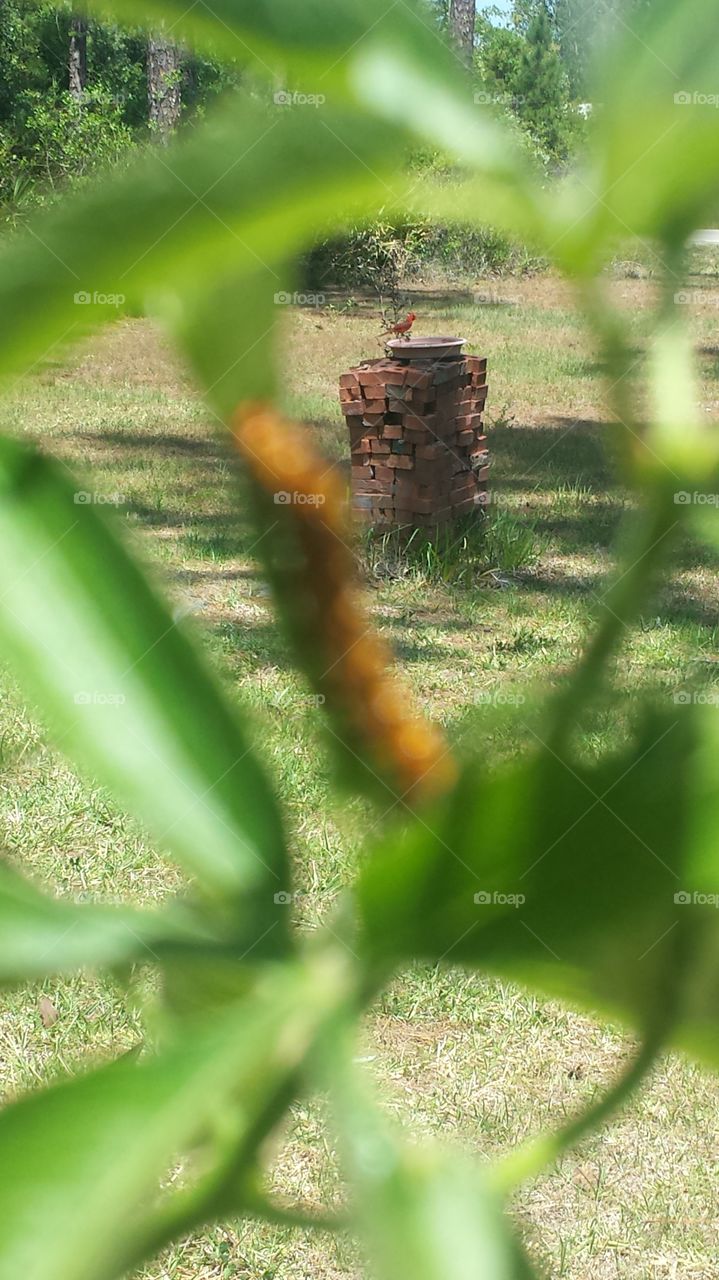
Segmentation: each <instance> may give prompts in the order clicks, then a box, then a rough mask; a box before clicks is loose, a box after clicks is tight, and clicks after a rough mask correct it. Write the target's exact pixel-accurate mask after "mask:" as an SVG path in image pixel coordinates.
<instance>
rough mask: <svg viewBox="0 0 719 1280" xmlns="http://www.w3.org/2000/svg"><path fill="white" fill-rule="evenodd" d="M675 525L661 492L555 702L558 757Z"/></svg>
mask: <svg viewBox="0 0 719 1280" xmlns="http://www.w3.org/2000/svg"><path fill="white" fill-rule="evenodd" d="M677 524H678V520H677V516H676V507H670V506H669V505H668V503H667V502H666V499H665V497H664V494H663V493H662V492H657V493H656V494H655V495H654V496H653V500H652V503H651V505H650V507H649V508H648V509H647V511H646V512H645V513H644V515H643V517H642V520H641V523H640V526H639V528H638V530H637V531H636V534H635V537H634V539H633V540H632V543H631V545H630V547H629V550H628V554H627V556H626V560H627V561H628V565H627V567H626V568H625V569H624V570H623V571H622V572H621V573H620V575H619V576H618V577H616V578H615V579H614V581H613V583H612V584H611V586H610V587H609V590H608V591H607V592H606V594H605V596H604V599H603V601H602V604H603V605H604V610H605V612H604V616H603V618H602V619H601V621H600V623H599V625H598V627H597V628H596V630H595V632H594V635H593V637H592V639H591V641H590V643H589V646H588V648H587V649H586V650H585V653H584V656H583V658H582V660H581V661H580V663H579V665H578V667H577V668H576V670H575V673H574V677H573V679H572V680H571V681H570V683H569V685H568V686H567V688H566V689H565V691H564V692H563V693H562V694H560V695H559V698H558V699H557V700H556V701H555V704H554V713H553V727H552V732H551V734H550V737H549V741H550V745H551V747H552V749H553V750H554V751H555V752H556V753H557V754H558V755H561V754H562V751H563V750H564V749H565V748H566V747H567V744H568V739H569V736H570V734H571V732H572V728H573V725H574V720H575V717H576V715H577V714H578V712H579V711H580V710H581V709H582V708H584V707H585V706H586V705H587V703H588V702H589V700H590V699H591V698H592V696H593V695H594V694H595V693H596V692H597V690H598V689H599V687H600V684H601V681H602V679H603V677H604V674H605V672H606V667H607V663H608V662H609V659H610V658H611V657H612V655H613V654H614V653H615V652H616V650H617V649H618V648H619V646H620V643H621V639H622V633H623V631H624V630H625V628H627V627H629V625H630V624H631V622H632V621H633V619H634V618H635V617H636V616H637V613H638V611H639V608H640V607H641V603H642V600H643V599H644V596H645V593H646V589H647V584H648V582H650V581H651V578H652V573H653V570H654V569H655V568H656V567H657V565H659V564H660V563H661V561H662V559H663V558H664V555H665V553H666V542H667V539H668V538H669V535H670V534H671V533H672V531H673V530H674V528H675V526H676V525H677Z"/></svg>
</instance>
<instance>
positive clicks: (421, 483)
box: [340, 356, 489, 528]
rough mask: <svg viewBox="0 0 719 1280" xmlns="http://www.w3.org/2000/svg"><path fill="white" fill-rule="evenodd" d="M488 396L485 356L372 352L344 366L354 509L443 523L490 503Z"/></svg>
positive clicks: (381, 519)
mask: <svg viewBox="0 0 719 1280" xmlns="http://www.w3.org/2000/svg"><path fill="white" fill-rule="evenodd" d="M486 398H487V361H486V359H483V358H481V357H480V356H458V357H453V358H447V359H439V360H438V359H433V360H416V359H415V360H412V361H410V360H396V359H384V360H368V361H366V362H365V363H364V364H361V365H358V366H357V367H356V368H355V369H350V371H349V372H348V373H343V374H342V376H341V378H340V404H341V408H342V413H343V414H344V416H345V419H346V421H347V427H348V429H349V437H350V453H351V460H352V511H353V514H354V515H355V516H356V517H358V518H359V519H362V520H366V521H369V522H370V523H371V524H378V525H410V526H414V527H415V528H416V527H418V526H419V527H422V528H437V527H439V526H441V525H445V524H447V523H449V522H450V521H452V520H454V519H456V518H457V516H460V515H464V514H466V513H467V512H468V511H473V510H474V509H475V508H476V507H478V506H482V505H484V504H486V502H487V500H488V495H487V475H488V472H489V460H488V455H487V448H486V436H485V435H484V434H483V425H482V411H483V409H484V403H485V400H486Z"/></svg>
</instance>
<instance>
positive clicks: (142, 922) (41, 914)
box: [0, 863, 207, 984]
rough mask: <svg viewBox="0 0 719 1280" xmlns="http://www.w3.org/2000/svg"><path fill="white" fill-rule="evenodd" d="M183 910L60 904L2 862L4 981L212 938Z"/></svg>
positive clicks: (152, 955) (144, 956) (155, 954)
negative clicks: (144, 909)
mask: <svg viewBox="0 0 719 1280" xmlns="http://www.w3.org/2000/svg"><path fill="white" fill-rule="evenodd" d="M206 937H207V935H205V934H203V933H202V931H201V929H200V928H199V926H198V925H197V924H196V923H195V922H194V921H191V920H190V917H189V915H187V914H185V913H183V912H181V911H180V910H179V909H178V908H177V907H172V906H171V907H170V908H169V909H165V910H164V911H161V912H156V913H154V914H151V913H149V912H142V911H135V910H132V909H131V908H127V907H114V906H103V905H94V904H89V903H87V904H83V905H81V906H76V905H75V904H74V903H71V902H63V901H58V900H57V899H54V898H48V897H46V896H45V895H44V894H43V893H40V892H39V890H37V889H36V888H35V887H34V885H32V884H29V883H28V881H27V880H24V879H23V878H22V876H19V875H17V874H16V872H14V871H12V870H11V868H10V867H8V866H5V865H4V864H1V863H0V983H3V984H5V983H14V982H21V981H23V980H25V979H29V978H39V977H42V976H44V975H45V974H50V973H69V972H71V971H73V970H75V969H79V968H81V967H84V966H92V967H94V968H100V967H108V966H113V965H117V964H123V963H126V962H128V961H139V962H141V963H143V962H148V961H156V960H158V959H161V958H162V957H163V955H164V954H165V952H166V949H167V948H170V949H172V950H174V949H175V948H180V947H183V946H186V945H188V944H189V945H190V946H191V947H192V946H193V944H197V943H200V942H203V941H205V940H206Z"/></svg>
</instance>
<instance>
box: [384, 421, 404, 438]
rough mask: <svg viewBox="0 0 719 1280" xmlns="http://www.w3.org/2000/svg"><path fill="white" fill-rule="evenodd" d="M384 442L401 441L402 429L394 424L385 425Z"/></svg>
mask: <svg viewBox="0 0 719 1280" xmlns="http://www.w3.org/2000/svg"><path fill="white" fill-rule="evenodd" d="M381 435H382V439H383V440H401V439H402V428H401V427H400V426H399V425H398V424H397V423H394V422H388V423H385V425H384V427H383V428H382V431H381Z"/></svg>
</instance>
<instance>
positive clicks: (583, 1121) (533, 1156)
mask: <svg viewBox="0 0 719 1280" xmlns="http://www.w3.org/2000/svg"><path fill="white" fill-rule="evenodd" d="M663 1041H664V1036H663V1035H660V1034H657V1035H655V1036H649V1037H648V1038H647V1039H646V1040H645V1041H644V1043H643V1044H642V1046H641V1048H640V1050H639V1052H638V1053H637V1054H636V1055H635V1057H634V1060H633V1061H632V1062H631V1063H630V1065H629V1066H628V1067H627V1069H626V1071H624V1072H623V1073H622V1075H621V1076H620V1077H619V1079H618V1080H617V1081H616V1083H615V1084H614V1085H613V1086H612V1087H611V1089H609V1090H608V1091H607V1093H605V1094H604V1095H603V1096H602V1097H601V1098H600V1099H599V1101H598V1102H596V1103H594V1104H593V1105H591V1106H589V1107H587V1108H586V1110H585V1111H582V1112H581V1114H580V1115H578V1116H576V1117H575V1118H574V1119H573V1120H570V1121H569V1122H568V1123H567V1124H566V1125H564V1126H563V1127H562V1128H561V1129H557V1130H556V1131H555V1132H554V1133H545V1134H540V1135H539V1137H538V1138H531V1139H530V1140H529V1141H528V1142H525V1143H523V1144H522V1145H521V1146H519V1147H518V1148H517V1149H516V1150H515V1151H513V1152H511V1154H510V1155H508V1156H505V1157H504V1159H503V1160H500V1161H499V1163H498V1164H497V1165H495V1167H494V1169H493V1170H492V1171H490V1173H489V1174H488V1180H489V1182H490V1185H491V1186H492V1187H493V1188H494V1189H495V1190H496V1191H498V1192H499V1193H500V1194H501V1195H503V1196H506V1195H507V1194H508V1193H509V1192H511V1191H513V1190H514V1188H515V1187H516V1186H517V1185H518V1184H519V1183H520V1182H524V1181H525V1179H527V1178H533V1177H536V1176H537V1174H540V1173H542V1172H546V1170H547V1168H548V1167H549V1166H551V1165H553V1164H556V1162H557V1161H558V1160H559V1159H560V1158H561V1156H563V1155H564V1154H565V1152H567V1151H568V1150H569V1148H570V1147H573V1146H575V1145H576V1144H577V1143H578V1142H580V1141H581V1139H582V1138H583V1137H585V1135H586V1134H587V1133H589V1132H591V1131H592V1130H594V1129H597V1128H598V1127H599V1126H600V1125H602V1124H604V1123H605V1121H607V1120H608V1119H609V1118H610V1116H611V1115H612V1114H613V1113H614V1112H615V1111H617V1110H618V1109H619V1107H621V1106H622V1105H623V1103H624V1102H625V1101H626V1099H627V1098H628V1097H629V1096H630V1095H631V1094H632V1093H633V1092H634V1090H635V1089H636V1088H637V1086H638V1085H639V1084H640V1083H641V1081H642V1080H643V1079H644V1078H645V1077H646V1075H647V1074H648V1072H649V1071H650V1070H651V1068H652V1066H653V1065H654V1063H655V1062H656V1059H657V1055H658V1053H659V1050H660V1048H661V1046H662V1044H663Z"/></svg>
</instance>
